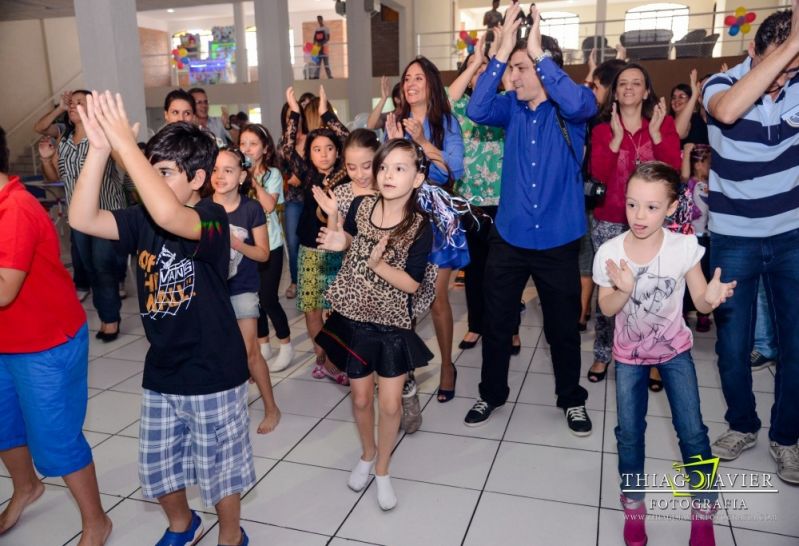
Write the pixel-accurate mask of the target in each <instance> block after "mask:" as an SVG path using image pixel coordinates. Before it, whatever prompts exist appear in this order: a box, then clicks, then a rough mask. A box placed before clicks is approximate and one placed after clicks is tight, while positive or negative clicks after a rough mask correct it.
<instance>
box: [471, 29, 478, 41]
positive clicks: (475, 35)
mask: <svg viewBox="0 0 799 546" xmlns="http://www.w3.org/2000/svg"><path fill="white" fill-rule="evenodd" d="M469 36H471V38H472V40H476V39H477V31H476V30H473V31H471V32H470V33H469Z"/></svg>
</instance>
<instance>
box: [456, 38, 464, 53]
mask: <svg viewBox="0 0 799 546" xmlns="http://www.w3.org/2000/svg"><path fill="white" fill-rule="evenodd" d="M455 47H456V48H457V49H458V51H463V50H464V49H466V43H464V42H463V41H462V40H458V42H457V43H456V44H455Z"/></svg>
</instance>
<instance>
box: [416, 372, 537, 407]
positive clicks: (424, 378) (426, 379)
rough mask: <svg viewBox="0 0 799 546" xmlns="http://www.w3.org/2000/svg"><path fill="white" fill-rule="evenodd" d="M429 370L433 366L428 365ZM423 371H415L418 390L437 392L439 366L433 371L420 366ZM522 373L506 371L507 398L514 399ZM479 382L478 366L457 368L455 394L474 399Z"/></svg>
mask: <svg viewBox="0 0 799 546" xmlns="http://www.w3.org/2000/svg"><path fill="white" fill-rule="evenodd" d="M430 368H431V369H430V371H432V370H433V367H430ZM422 369H423V370H424V372H422V373H420V372H416V373H415V375H416V383H417V385H418V387H419V392H423V393H431V394H435V393H437V392H438V387H439V385H440V384H441V383H440V367H439V366H435V368H434V369H435V373H430V372H429V371H428V368H422ZM522 379H524V373H522V372H514V371H508V387H509V388H510V394H509V395H508V400H510V401H513V400H516V396H517V395H518V394H519V388H521V386H522ZM479 384H480V368H469V367H463V368H459V369H458V382H457V383H456V385H455V396H459V397H461V398H469V399H470V400H475V399H477V398H478V397H479V396H480V392H479V389H478V385H479ZM445 405H446V404H445Z"/></svg>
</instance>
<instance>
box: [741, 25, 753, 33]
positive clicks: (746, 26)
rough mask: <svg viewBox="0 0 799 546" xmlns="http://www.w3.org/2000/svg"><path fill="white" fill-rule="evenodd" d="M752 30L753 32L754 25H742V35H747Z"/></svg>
mask: <svg viewBox="0 0 799 546" xmlns="http://www.w3.org/2000/svg"><path fill="white" fill-rule="evenodd" d="M750 30H752V25H750V24H749V23H744V24H742V25H741V34H747V33H748V32H749V31H750Z"/></svg>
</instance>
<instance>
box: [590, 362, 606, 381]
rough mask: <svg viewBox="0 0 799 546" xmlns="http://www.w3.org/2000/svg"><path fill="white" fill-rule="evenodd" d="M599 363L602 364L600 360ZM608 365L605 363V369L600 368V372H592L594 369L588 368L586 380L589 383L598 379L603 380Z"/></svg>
mask: <svg viewBox="0 0 799 546" xmlns="http://www.w3.org/2000/svg"><path fill="white" fill-rule="evenodd" d="M595 364H596V362H595ZM600 364H603V363H602V362H600ZM608 366H609V364H605V369H604V370H602V371H601V372H594V371H591V370H588V380H589V381H590V382H591V383H599V382H600V381H602V380H604V379H605V375H607V373H608Z"/></svg>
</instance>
